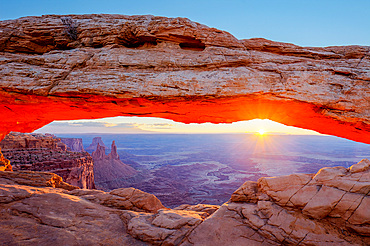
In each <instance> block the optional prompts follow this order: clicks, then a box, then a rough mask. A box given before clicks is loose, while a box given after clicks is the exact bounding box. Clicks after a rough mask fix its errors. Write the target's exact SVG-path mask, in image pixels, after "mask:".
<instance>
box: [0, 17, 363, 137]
mask: <svg viewBox="0 0 370 246" xmlns="http://www.w3.org/2000/svg"><path fill="white" fill-rule="evenodd" d="M369 50H370V47H368V46H345V47H326V48H309V47H299V46H296V45H292V44H287V43H278V42H272V41H268V40H265V39H249V40H237V39H236V38H235V37H233V36H232V35H231V34H229V33H227V32H224V31H220V30H217V29H214V28H209V27H207V26H204V25H201V24H198V23H195V22H192V21H190V20H188V19H185V18H165V17H155V16H123V15H69V16H55V15H47V16H42V17H24V18H20V19H17V20H8V21H1V22H0V77H1V80H0V115H1V116H2V117H1V120H0V129H1V130H0V140H1V139H2V138H3V137H4V136H5V134H6V133H8V132H9V131H24V132H30V131H33V130H35V129H37V128H39V127H41V126H43V125H45V124H47V123H49V122H51V121H53V120H71V119H81V118H102V117H109V116H110V117H113V116H120V115H121V116H122V115H125V116H131V115H136V116H155V117H163V118H168V119H173V120H176V121H180V122H185V123H192V122H193V123H201V122H214V123H225V122H235V121H240V120H249V119H254V118H268V119H271V120H274V121H277V122H281V123H284V124H287V125H292V126H297V127H301V128H306V129H312V130H316V131H319V132H321V133H326V134H331V135H336V136H340V137H345V138H348V139H352V140H356V141H360V142H364V143H370V118H369V117H370V96H369V95H370V56H369Z"/></svg>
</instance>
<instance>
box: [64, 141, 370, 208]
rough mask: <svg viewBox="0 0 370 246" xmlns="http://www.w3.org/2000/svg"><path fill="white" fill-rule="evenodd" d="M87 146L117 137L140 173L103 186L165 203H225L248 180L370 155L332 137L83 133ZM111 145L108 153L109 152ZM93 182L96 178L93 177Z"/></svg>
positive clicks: (123, 153) (365, 147)
mask: <svg viewBox="0 0 370 246" xmlns="http://www.w3.org/2000/svg"><path fill="white" fill-rule="evenodd" d="M63 136H65V137H78V138H82V139H83V143H84V145H85V149H87V147H88V146H89V144H90V143H91V141H92V138H93V137H96V136H101V137H102V140H103V141H104V143H105V145H106V146H110V145H111V143H112V141H113V140H115V142H116V145H117V152H118V154H119V156H120V159H121V161H122V162H123V163H125V164H127V165H130V166H131V167H133V168H135V169H136V170H137V171H138V174H137V175H134V176H130V177H126V178H122V179H119V180H112V181H111V182H104V183H103V186H104V188H105V190H107V191H108V190H112V189H116V188H124V187H126V188H127V187H135V188H137V189H140V190H143V191H145V192H148V193H151V194H154V195H155V196H157V197H158V198H159V199H160V200H161V201H162V203H163V204H164V205H165V206H167V207H171V208H173V207H176V206H179V205H181V204H192V205H195V204H198V203H205V204H214V205H222V204H223V203H225V202H226V201H228V200H229V199H230V196H231V194H232V193H233V192H234V191H235V190H236V189H238V188H239V187H240V186H241V185H242V184H243V183H244V182H245V181H247V180H250V181H257V180H258V179H259V178H261V177H272V176H281V175H290V174H293V173H316V172H318V170H319V169H321V168H323V167H334V166H343V167H346V168H348V167H350V166H351V165H353V164H355V163H357V162H358V161H359V160H361V159H363V158H368V159H370V154H369V153H370V145H368V144H362V143H357V142H353V141H349V140H346V139H342V138H337V137H332V136H307V135H306V136H293V135H267V136H264V137H261V136H258V135H252V134H190V135H183V134H114V135H110V134H103V135H96V134H81V135H63ZM109 151H110V150H109V149H107V151H106V152H107V154H108V153H109ZM90 152H91V151H90ZM95 182H98V180H97V178H95Z"/></svg>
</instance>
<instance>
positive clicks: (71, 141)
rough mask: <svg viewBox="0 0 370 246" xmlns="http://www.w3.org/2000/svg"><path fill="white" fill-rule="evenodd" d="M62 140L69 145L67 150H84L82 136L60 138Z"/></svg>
mask: <svg viewBox="0 0 370 246" xmlns="http://www.w3.org/2000/svg"><path fill="white" fill-rule="evenodd" d="M60 141H61V142H62V143H64V144H65V145H67V147H68V148H67V150H69V151H73V152H84V151H85V150H84V146H83V144H82V138H60Z"/></svg>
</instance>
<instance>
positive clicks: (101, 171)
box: [90, 137, 138, 190]
mask: <svg viewBox="0 0 370 246" xmlns="http://www.w3.org/2000/svg"><path fill="white" fill-rule="evenodd" d="M99 141H101V138H100V137H99V138H94V139H93V142H92V144H91V145H90V146H92V145H94V143H97V145H96V150H95V151H94V152H93V153H92V154H91V156H92V158H93V160H94V175H95V183H96V185H97V187H99V188H102V189H105V190H107V189H112V188H116V187H120V186H121V179H124V178H127V177H132V176H134V175H136V174H137V173H138V172H137V171H136V170H135V169H134V168H132V167H131V166H129V165H127V164H125V163H123V162H122V161H121V160H120V158H119V155H118V153H117V146H116V143H115V141H113V142H112V147H111V152H110V153H109V154H108V155H106V154H105V148H106V147H105V146H102V145H100V142H99Z"/></svg>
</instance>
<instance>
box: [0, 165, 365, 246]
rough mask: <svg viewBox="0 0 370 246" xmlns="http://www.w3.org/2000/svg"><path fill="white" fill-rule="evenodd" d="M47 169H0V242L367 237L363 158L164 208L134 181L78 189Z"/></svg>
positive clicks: (320, 241)
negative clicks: (225, 198)
mask: <svg viewBox="0 0 370 246" xmlns="http://www.w3.org/2000/svg"><path fill="white" fill-rule="evenodd" d="M53 175H54V174H50V173H35V172H0V212H1V213H0V214H1V216H0V232H1V235H2V236H1V237H0V243H1V244H5V245H7V244H14V245H16V244H22V245H50V244H56V245H58V244H62V243H63V244H66V245H80V244H96V243H97V242H99V243H100V244H102V245H210V246H218V245H220V246H221V245H229V244H230V243H232V244H234V245H256V246H257V245H333V246H334V245H335V246H336V245H369V243H370V241H369V232H370V223H369V222H370V213H369V192H370V184H369V179H370V178H369V175H370V161H368V160H363V161H361V162H359V163H358V164H356V165H353V166H352V167H350V168H348V169H344V168H341V167H340V168H324V169H321V170H320V171H319V172H318V173H317V174H315V175H307V174H295V175H289V176H284V177H272V178H261V179H260V180H258V182H251V181H248V182H246V183H245V184H243V185H242V186H241V187H240V188H239V189H238V190H237V191H235V192H234V194H233V195H232V197H231V199H230V201H229V202H227V203H225V204H223V205H222V206H221V207H218V206H212V205H205V204H199V205H182V206H180V207H178V208H176V209H168V208H165V207H164V206H163V205H162V204H161V202H160V201H159V200H158V199H157V198H156V197H155V196H153V195H151V194H148V193H145V192H142V191H139V190H137V189H134V188H124V189H117V190H113V191H111V192H109V193H108V192H104V191H99V190H84V189H78V188H77V187H73V186H70V185H68V184H65V183H64V185H61V182H62V181H61V178H60V177H59V178H58V177H57V176H56V175H55V176H53ZM65 185H67V186H65ZM52 187H55V188H52ZM51 204H52V206H51ZM30 238H32V240H29V239H30Z"/></svg>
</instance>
